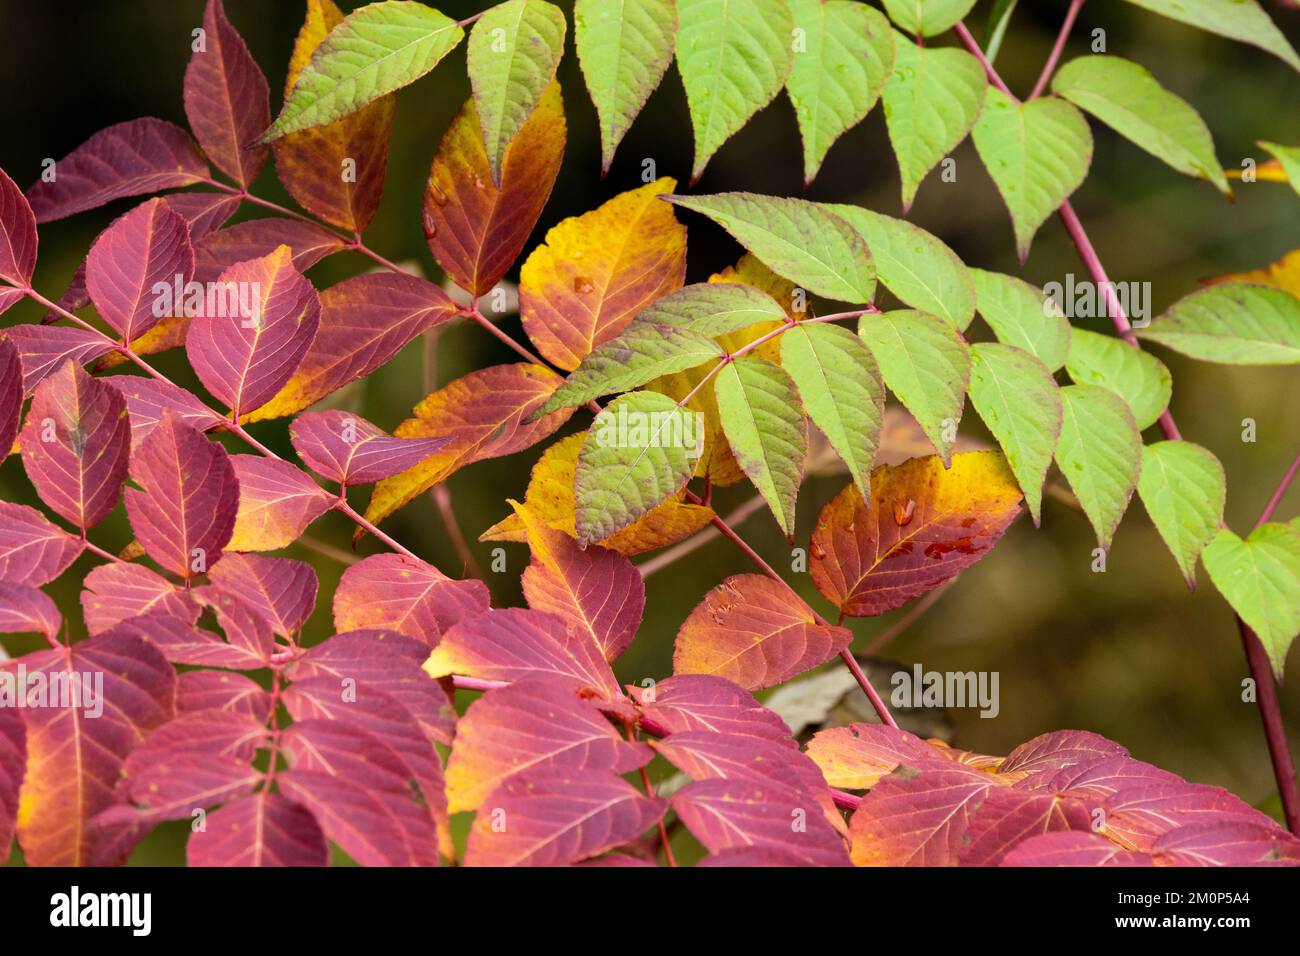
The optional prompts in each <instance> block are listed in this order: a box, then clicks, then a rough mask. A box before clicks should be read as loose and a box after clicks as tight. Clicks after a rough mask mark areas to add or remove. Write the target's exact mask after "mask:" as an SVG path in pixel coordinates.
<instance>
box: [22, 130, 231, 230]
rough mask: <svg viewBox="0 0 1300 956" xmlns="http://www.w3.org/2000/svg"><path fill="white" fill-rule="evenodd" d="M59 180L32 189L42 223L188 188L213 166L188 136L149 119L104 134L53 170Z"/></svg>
mask: <svg viewBox="0 0 1300 956" xmlns="http://www.w3.org/2000/svg"><path fill="white" fill-rule="evenodd" d="M53 168H54V171H55V177H54V178H53V179H52V180H50V181H46V179H45V178H44V177H42V178H41V181H40V182H38V183H36V184H35V185H33V186H32V187H31V188H30V189H28V190H27V201H28V202H29V203H31V207H32V212H34V213H35V214H36V221H37V222H53V221H54V220H56V219H63V218H65V217H67V216H71V215H72V214H73V213H78V212H85V211H86V210H87V209H95V208H96V207H98V206H102V205H104V204H105V203H108V202H112V201H113V200H114V199H121V198H122V197H123V196H139V195H141V194H142V193H152V192H157V191H158V190H160V189H172V188H174V187H176V186H189V185H191V184H192V183H197V182H200V181H202V180H204V179H207V178H208V174H209V172H210V171H209V169H208V164H207V163H205V162H204V161H203V158H202V157H201V156H199V154H198V151H197V150H195V148H194V142H193V140H191V139H190V137H189V135H188V134H187V133H186V132H185V131H184V130H183V129H181V128H180V127H179V126H176V125H174V124H172V123H168V122H166V121H165V120H160V119H155V118H153V117H152V116H146V117H144V118H142V119H136V120H128V121H127V122H125V123H117V124H116V125H114V126H109V127H106V128H104V129H101V130H100V131H99V132H98V133H96V134H95V135H94V136H92V137H90V139H88V140H86V141H85V142H84V143H82V144H81V145H80V146H78V147H77V148H76V149H74V150H73V151H72V152H71V153H69V154H68V155H67V156H65V157H63V158H62V159H61V160H59V161H58V162H57V163H55V165H54V167H53Z"/></svg>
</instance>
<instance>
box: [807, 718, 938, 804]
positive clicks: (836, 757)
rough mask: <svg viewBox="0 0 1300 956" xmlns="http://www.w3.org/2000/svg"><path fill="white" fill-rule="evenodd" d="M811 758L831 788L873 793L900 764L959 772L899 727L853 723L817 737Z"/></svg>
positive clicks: (811, 742) (809, 749)
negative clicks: (871, 791)
mask: <svg viewBox="0 0 1300 956" xmlns="http://www.w3.org/2000/svg"><path fill="white" fill-rule="evenodd" d="M807 753H808V757H809V758H810V759H811V760H812V761H813V762H814V763H816V764H817V766H818V767H820V768H821V771H822V774H823V775H824V776H825V779H826V784H827V786H831V787H841V788H844V789H846V790H869V789H871V788H872V787H874V786H875V785H876V784H878V783H879V782H880V781H881V780H883V779H884V778H885V777H887V776H889V775H890V774H891V773H893V772H894V771H895V770H896V769H897V768H898V767H899V766H900V765H902V764H906V765H907V766H909V767H913V768H922V769H926V768H931V769H932V768H943V769H954V770H955V769H956V767H954V766H953V765H952V762H951V760H950V759H949V758H948V757H946V756H945V755H944V753H943V751H941V750H939V749H938V748H936V747H933V746H931V745H930V744H927V743H926V742H925V741H923V740H921V738H919V737H916V736H914V735H912V734H909V733H908V732H907V731H905V730H899V729H898V728H897V727H888V726H885V725H884V724H850V725H848V726H847V727H831V728H828V729H826V730H821V731H818V732H817V733H815V734H813V736H812V739H811V740H809V741H808V747H807Z"/></svg>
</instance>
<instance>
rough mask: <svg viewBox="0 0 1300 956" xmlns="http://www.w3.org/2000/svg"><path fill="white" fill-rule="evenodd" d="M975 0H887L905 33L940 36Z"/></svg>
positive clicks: (886, 3) (893, 17) (891, 13)
mask: <svg viewBox="0 0 1300 956" xmlns="http://www.w3.org/2000/svg"><path fill="white" fill-rule="evenodd" d="M973 6H975V0H885V9H886V10H887V11H888V12H889V16H890V18H891V19H892V20H893V21H894V22H895V23H897V24H898V26H899V28H900V29H902V31H903V32H904V33H910V34H912V35H913V36H926V37H933V36H938V35H939V34H940V33H946V32H947V31H948V30H950V29H952V27H953V26H954V25H955V24H956V23H958V22H959V21H960V20H961V19H962V18H963V17H964V16H966V14H968V13H970V9H971V7H973Z"/></svg>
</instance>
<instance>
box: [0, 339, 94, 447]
mask: <svg viewBox="0 0 1300 956" xmlns="http://www.w3.org/2000/svg"><path fill="white" fill-rule="evenodd" d="M0 333H2V334H3V335H4V336H5V341H8V342H12V343H13V344H14V347H15V348H17V349H18V358H19V361H20V363H21V364H22V368H23V376H22V382H23V393H24V394H30V393H31V392H32V390H33V389H35V388H36V386H37V385H39V384H40V383H41V382H43V381H44V380H45V379H46V378H48V377H49V376H50V375H51V374H53V373H54V371H55V370H56V369H58V368H60V367H61V366H62V365H63V364H64V362H65V361H67V360H71V361H73V362H75V363H76V364H77V365H79V366H80V365H84V364H85V363H86V362H90V361H93V360H94V359H97V358H99V357H100V356H101V355H103V354H105V353H106V352H111V351H113V343H112V341H111V340H110V339H109V338H108V337H107V336H105V335H103V334H101V333H99V332H92V331H90V330H89V329H79V328H73V327H71V326H63V325H12V326H10V327H9V328H7V329H3V330H0ZM7 450H8V449H6V451H7Z"/></svg>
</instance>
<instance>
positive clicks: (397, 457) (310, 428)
mask: <svg viewBox="0 0 1300 956" xmlns="http://www.w3.org/2000/svg"><path fill="white" fill-rule="evenodd" d="M289 438H290V440H291V441H292V442H293V448H294V451H296V452H297V453H298V457H300V458H301V459H302V460H303V461H304V462H306V463H307V467H309V468H310V469H311V470H312V471H314V472H316V474H318V475H320V476H321V477H322V478H325V479H326V480H328V481H337V482H340V483H342V484H345V485H368V484H371V483H372V482H376V481H379V480H380V479H381V478H389V477H391V476H393V475H395V474H397V473H398V472H401V471H405V470H406V469H407V468H410V467H411V466H413V465H417V464H419V463H420V462H422V461H424V459H426V458H428V457H429V456H431V455H432V454H433V453H434V452H436V451H437V450H438V449H439V448H441V447H442V446H443V445H445V444H447V439H446V438H393V437H392V436H390V435H389V434H388V433H387V432H385V431H384V430H383V429H381V428H377V427H376V426H374V425H372V424H370V422H368V421H366V420H365V419H364V418H359V417H358V416H356V415H353V414H351V413H350V412H344V411H340V410H338V409H331V410H330V411H326V412H303V413H302V414H301V415H299V416H298V417H297V418H295V419H294V421H293V423H292V424H291V425H290V426H289Z"/></svg>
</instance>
